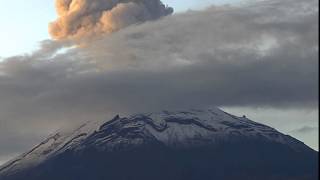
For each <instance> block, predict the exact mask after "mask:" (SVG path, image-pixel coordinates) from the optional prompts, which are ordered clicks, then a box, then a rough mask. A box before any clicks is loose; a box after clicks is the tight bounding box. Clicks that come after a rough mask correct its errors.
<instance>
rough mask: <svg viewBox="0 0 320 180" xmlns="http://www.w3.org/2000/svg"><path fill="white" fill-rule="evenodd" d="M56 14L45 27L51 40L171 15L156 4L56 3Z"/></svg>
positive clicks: (147, 0)
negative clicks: (56, 17) (55, 17)
mask: <svg viewBox="0 0 320 180" xmlns="http://www.w3.org/2000/svg"><path fill="white" fill-rule="evenodd" d="M56 10H57V13H58V16H59V18H58V19H57V20H56V21H54V22H52V23H50V25H49V32H50V34H51V36H52V37H53V38H54V39H68V38H72V39H73V38H80V37H81V38H83V37H84V36H94V35H99V34H104V33H111V32H114V31H118V30H120V29H122V28H124V27H127V26H129V25H132V24H138V23H142V22H144V21H147V20H155V19H158V18H160V17H162V16H166V15H169V14H171V13H172V12H173V9H172V8H170V7H166V6H165V5H163V4H162V2H161V1H160V0H56Z"/></svg>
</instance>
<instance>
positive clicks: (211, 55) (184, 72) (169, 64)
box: [0, 0, 319, 155]
mask: <svg viewBox="0 0 320 180" xmlns="http://www.w3.org/2000/svg"><path fill="white" fill-rule="evenodd" d="M63 2H65V3H66V4H68V2H71V1H63ZM74 2H79V3H80V2H82V1H74ZM83 2H86V1H83ZM99 2H100V1H92V4H86V3H84V5H86V7H87V6H88V7H87V8H84V9H85V10H88V12H90V13H84V14H85V15H87V14H91V9H92V8H93V9H94V12H95V11H96V9H95V8H94V7H100V5H99V6H95V5H97V4H96V3H99ZM117 2H118V1H117ZM126 2H127V1H126ZM130 2H131V1H130ZM133 2H136V1H132V3H133ZM139 2H140V1H139ZM142 2H145V3H146V2H149V1H142ZM150 2H151V1H150ZM155 2H158V1H155ZM133 4H134V3H133ZM118 5H119V3H116V4H115V5H114V6H112V7H113V9H114V7H116V6H118ZM139 5H140V4H139ZM62 6H63V5H62ZM74 6H75V5H74ZM91 6H93V7H92V8H91ZM130 6H131V5H130ZM63 7H67V6H63ZM75 7H76V6H75ZM79 7H83V6H82V5H81V4H80V5H79ZM101 7H103V8H102V10H101V11H99V12H100V14H103V12H104V11H106V9H110V8H111V7H110V8H105V6H102V5H101ZM108 7H109V6H108ZM148 7H149V6H148ZM162 7H163V6H162ZM80 9H81V8H80ZM61 11H62V12H60V13H67V12H69V9H68V8H65V9H63V8H62V10H61ZM109 11H112V10H109ZM109 11H108V10H107V12H109ZM164 11H166V12H167V13H168V12H170V11H169V10H168V9H167V10H165V9H163V12H164ZM76 12H78V11H76ZM81 12H82V11H81ZM138 12H140V11H138ZM161 12H162V11H161ZM109 13H110V12H109ZM318 15H319V12H318V2H317V1H315V0H283V1H274V0H268V1H259V2H255V3H251V4H247V5H243V6H240V7H232V6H224V7H219V6H214V7H211V8H208V9H207V10H205V11H189V12H186V13H180V14H175V15H172V16H167V17H164V18H161V19H160V20H157V21H148V22H145V23H143V24H139V25H132V26H129V27H127V28H124V29H121V31H118V32H115V33H111V34H105V33H104V31H102V30H101V29H99V31H95V28H96V25H97V24H94V23H93V24H90V23H89V26H88V27H90V28H85V26H83V25H84V24H85V23H84V22H85V21H86V17H87V16H82V15H81V16H79V15H74V16H75V17H77V18H76V19H73V18H71V20H67V21H66V22H68V23H67V26H66V27H68V28H67V29H60V30H61V32H62V35H61V36H60V35H57V37H56V39H61V40H59V41H51V40H47V41H43V42H42V45H41V46H42V48H41V49H40V50H38V51H36V52H34V53H32V54H30V55H25V56H16V57H11V58H8V59H4V60H3V62H0V99H1V101H0V123H1V126H0V137H6V138H9V139H10V138H14V137H16V135H15V133H16V132H20V133H22V134H21V136H24V135H25V136H29V137H35V136H36V137H40V136H41V135H44V134H47V133H48V131H50V130H51V129H55V128H58V127H60V126H65V125H69V124H73V123H74V122H79V121H87V120H100V119H107V118H108V117H109V116H113V115H114V114H115V113H130V112H141V111H143V112H145V111H157V110H162V109H174V108H202V107H208V106H229V107H230V106H238V107H239V106H249V107H274V108H300V107H304V108H311V109H316V108H317V107H318V72H319V69H318V65H319V62H318V52H319V47H318V43H319V42H318V37H319V34H318V30H319V25H318ZM64 17H65V16H63V17H60V18H64ZM94 17H96V16H94ZM98 17H99V18H97V19H99V20H100V19H101V17H102V16H98ZM119 17H120V16H119ZM156 17H159V16H156ZM67 19H68V18H67ZM97 19H96V20H97ZM146 20H147V19H146ZM59 21H62V19H59V20H58V21H57V22H59ZM63 21H64V20H63ZM130 22H131V21H130ZM139 22H141V21H139ZM135 23H136V22H135ZM135 23H134V24H135ZM85 25H87V24H85ZM74 27H77V28H75V29H74ZM91 27H92V28H91ZM58 29H59V28H58ZM83 29H86V30H88V31H85V34H82V32H83V31H82V30H83ZM60 30H58V31H57V32H60ZM100 30H101V31H102V32H103V33H102V34H101V32H100ZM95 32H99V34H96V39H95V40H93V41H90V43H86V45H83V46H77V47H76V48H71V49H68V50H66V49H64V48H66V47H70V46H72V43H73V42H72V40H71V41H70V40H69V38H71V39H72V38H74V37H78V36H79V37H80V36H82V35H83V36H87V35H88V34H92V33H93V34H95ZM87 33H88V34H87ZM61 48H62V49H61ZM34 132H37V134H34ZM4 143H7V141H3V140H1V139H0V144H4ZM10 143H11V142H10ZM12 143H18V142H12ZM13 147H14V146H13ZM16 151H17V150H16V149H15V150H12V152H16ZM6 152H8V149H6ZM2 153H3V152H2ZM0 155H1V152H0Z"/></svg>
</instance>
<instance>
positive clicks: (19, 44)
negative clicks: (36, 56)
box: [0, 0, 241, 58]
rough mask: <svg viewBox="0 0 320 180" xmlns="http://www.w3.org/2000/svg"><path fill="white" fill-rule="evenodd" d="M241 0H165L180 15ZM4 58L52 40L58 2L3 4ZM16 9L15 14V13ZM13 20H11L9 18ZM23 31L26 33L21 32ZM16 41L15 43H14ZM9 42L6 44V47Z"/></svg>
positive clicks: (1, 54) (0, 36)
mask: <svg viewBox="0 0 320 180" xmlns="http://www.w3.org/2000/svg"><path fill="white" fill-rule="evenodd" d="M239 2H241V1H240V0H201V1H196V0H164V1H163V3H164V4H168V5H170V6H172V7H174V9H175V11H176V12H183V11H186V10H188V9H202V8H205V7H207V6H210V5H212V4H230V3H239ZM0 4H1V6H0V22H1V24H0V28H1V29H2V33H0V40H1V42H2V43H1V42H0V58H1V57H2V58H4V57H9V56H14V55H18V54H24V53H30V52H32V51H34V50H35V49H37V48H38V45H39V44H38V43H39V42H40V41H42V40H44V39H48V38H50V36H49V34H48V30H47V29H48V23H49V22H51V21H53V20H54V19H55V18H56V12H55V9H54V0H30V1H21V0H11V1H7V0H0ZM12 9H14V11H13V12H12ZM25 12H27V13H25ZM9 17H10V18H9ZM21 29H23V31H21ZM13 38H14V39H13ZM3 42H6V43H3Z"/></svg>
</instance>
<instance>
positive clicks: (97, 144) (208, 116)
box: [0, 109, 305, 174]
mask: <svg viewBox="0 0 320 180" xmlns="http://www.w3.org/2000/svg"><path fill="white" fill-rule="evenodd" d="M242 139H251V140H259V141H265V142H273V143H280V144H284V145H287V146H288V147H290V148H292V149H293V150H294V151H300V150H301V149H303V148H305V145H304V144H303V143H301V142H299V141H297V140H295V139H293V138H291V137H289V136H287V135H284V134H281V133H280V132H278V131H276V130H275V129H273V128H271V127H268V126H265V125H262V124H259V123H256V122H253V121H251V120H249V119H247V118H246V117H236V116H233V115H230V114H228V113H226V112H223V111H221V110H219V109H208V110H188V111H172V112H170V111H162V112H159V113H146V114H135V115H131V116H128V117H120V116H119V115H117V116H115V117H114V118H113V119H111V120H107V121H100V122H93V121H91V122H87V123H85V124H83V125H81V126H80V127H78V128H76V129H74V130H73V131H70V132H58V133H55V134H53V135H51V136H50V137H49V138H47V139H46V140H45V141H43V142H42V143H40V144H39V145H38V146H36V147H34V148H33V149H32V150H31V151H29V152H27V153H25V154H23V155H21V156H20V157H18V158H16V159H14V160H12V161H10V162H8V163H6V164H5V165H4V166H2V167H1V168H0V174H1V173H9V174H10V173H14V172H16V171H19V170H21V169H24V168H26V167H30V166H37V165H39V164H41V163H42V162H43V161H45V160H48V159H51V158H54V157H56V156H59V154H62V153H64V152H66V151H72V152H81V151H83V150H86V149H88V148H94V149H97V150H99V151H108V152H111V151H115V150H119V149H121V148H127V147H134V146H139V145H142V144H148V143H150V142H152V143H160V144H162V145H164V146H167V147H171V148H188V147H195V146H203V145H208V144H211V145H217V144H219V143H221V142H235V141H241V140H242Z"/></svg>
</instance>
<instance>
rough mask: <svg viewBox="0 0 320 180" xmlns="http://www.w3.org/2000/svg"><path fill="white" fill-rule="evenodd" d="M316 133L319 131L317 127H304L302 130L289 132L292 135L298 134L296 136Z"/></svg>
mask: <svg viewBox="0 0 320 180" xmlns="http://www.w3.org/2000/svg"><path fill="white" fill-rule="evenodd" d="M317 131H319V128H318V127H310V126H304V127H302V128H299V129H295V130H293V131H291V132H292V133H298V134H307V133H311V132H317Z"/></svg>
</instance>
